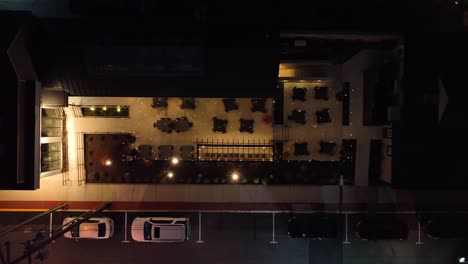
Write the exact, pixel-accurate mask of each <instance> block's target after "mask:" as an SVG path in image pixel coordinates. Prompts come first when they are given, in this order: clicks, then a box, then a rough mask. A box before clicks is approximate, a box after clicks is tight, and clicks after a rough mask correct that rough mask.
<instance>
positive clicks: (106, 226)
mask: <svg viewBox="0 0 468 264" xmlns="http://www.w3.org/2000/svg"><path fill="white" fill-rule="evenodd" d="M75 220H78V218H77V217H67V218H65V219H63V223H62V227H63V229H65V228H66V227H68V225H67V224H68V223H70V222H73V221H75ZM113 235H114V220H112V219H111V218H109V217H91V218H90V219H88V220H86V221H85V222H83V223H81V224H79V225H76V226H73V227H72V228H71V229H70V231H68V232H66V233H65V234H64V235H63V236H64V237H66V238H73V239H79V238H88V239H107V238H111V237H112V236H113Z"/></svg>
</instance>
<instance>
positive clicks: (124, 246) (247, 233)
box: [0, 212, 468, 264]
mask: <svg viewBox="0 0 468 264" xmlns="http://www.w3.org/2000/svg"><path fill="white" fill-rule="evenodd" d="M31 215H34V213H0V224H2V226H0V230H4V228H6V227H8V225H11V224H14V223H18V222H20V221H22V220H25V219H27V218H28V217H30V216H31ZM69 215H79V213H75V212H73V213H72V212H67V213H63V212H61V213H54V215H53V225H54V228H58V227H59V226H60V223H61V220H62V219H63V218H64V217H66V216H69ZM103 215H106V216H110V217H112V218H113V219H114V221H115V223H116V231H115V234H114V237H112V238H111V239H109V240H79V241H75V240H73V239H66V238H63V237H62V238H59V239H57V240H56V241H55V242H54V243H51V244H50V245H49V246H48V248H49V252H50V255H49V258H48V259H47V260H46V261H45V263H67V264H73V263H77V264H78V263H80V264H82V263H186V262H190V263H227V264H229V263H288V264H295V263H301V264H306V263H307V264H308V263H321V264H322V263H325V264H327V263H330V264H338V263H350V264H351V263H352V264H354V263H359V264H366V263H369V264H370V263H372V264H376V263H441V264H450V263H456V262H455V260H456V257H457V256H461V255H463V254H464V255H465V256H466V255H468V252H467V249H466V246H464V245H467V242H468V241H463V240H434V239H431V238H429V237H426V236H425V235H424V234H423V233H420V234H419V235H420V239H419V235H418V224H417V218H416V217H415V215H414V214H401V215H400V217H401V218H403V219H404V220H405V221H406V222H407V223H408V225H409V227H410V235H409V238H408V240H407V241H361V240H357V238H356V237H355V236H354V230H353V225H355V223H356V221H357V219H358V218H359V217H360V216H361V215H360V214H349V215H348V219H347V223H348V225H347V228H346V225H345V223H346V221H345V219H344V217H343V219H342V220H343V221H342V223H343V225H342V227H343V228H342V232H343V241H344V242H349V243H343V241H342V240H325V241H308V240H303V239H291V238H288V236H287V232H286V222H287V219H288V218H289V217H290V214H286V213H277V214H275V231H274V237H273V215H272V214H271V213H202V214H201V219H202V221H201V233H199V221H198V217H199V214H198V213H187V212H165V213H161V212H158V213H144V212H142V213H128V227H129V226H130V225H131V220H132V219H133V217H135V216H137V215H138V216H150V215H151V216H183V217H188V218H189V219H190V221H191V227H192V232H191V238H190V240H189V241H187V242H183V243H138V242H134V241H132V239H131V237H130V230H129V229H128V230H127V238H128V240H129V242H127V243H125V242H122V241H123V240H125V225H124V223H125V214H124V213H121V212H119V213H103ZM41 228H47V229H48V228H49V217H47V216H46V217H44V218H41V219H38V220H37V221H35V222H34V224H31V225H27V226H24V227H22V228H19V229H18V230H17V231H14V232H11V233H9V234H7V235H5V236H3V237H1V238H0V242H2V244H3V243H4V242H6V241H10V242H11V245H12V246H11V248H12V250H11V259H16V258H17V257H19V256H20V255H21V254H22V251H23V248H24V246H23V245H22V244H21V243H22V242H24V241H25V240H27V239H32V238H33V237H34V235H35V234H36V232H37V231H38V230H40V229H41ZM346 233H347V234H348V236H347V238H346ZM199 235H201V236H200V237H199ZM199 239H200V240H201V241H203V243H197V241H198V240H199ZM271 241H276V242H277V243H271ZM418 241H421V242H422V244H417V243H416V242H418ZM2 249H3V253H4V255H5V254H6V248H5V246H3V247H2ZM33 262H34V261H33ZM36 262H38V261H36ZM22 263H27V261H23V262H22Z"/></svg>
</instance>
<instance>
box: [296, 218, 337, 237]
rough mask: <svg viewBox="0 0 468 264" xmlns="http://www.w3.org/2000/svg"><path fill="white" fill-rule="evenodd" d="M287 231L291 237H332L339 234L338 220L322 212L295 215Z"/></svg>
mask: <svg viewBox="0 0 468 264" xmlns="http://www.w3.org/2000/svg"><path fill="white" fill-rule="evenodd" d="M287 231H288V236H289V237H290V238H306V239H332V238H336V237H337V235H338V228H337V223H336V220H335V219H334V218H331V217H328V216H326V215H322V214H316V215H305V216H293V217H291V218H290V219H289V220H288V224H287Z"/></svg>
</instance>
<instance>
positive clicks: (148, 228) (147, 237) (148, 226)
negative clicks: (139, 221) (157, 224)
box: [143, 222, 152, 240]
mask: <svg viewBox="0 0 468 264" xmlns="http://www.w3.org/2000/svg"><path fill="white" fill-rule="evenodd" d="M151 226H152V224H151V223H149V222H145V225H144V226H143V236H144V237H145V240H151Z"/></svg>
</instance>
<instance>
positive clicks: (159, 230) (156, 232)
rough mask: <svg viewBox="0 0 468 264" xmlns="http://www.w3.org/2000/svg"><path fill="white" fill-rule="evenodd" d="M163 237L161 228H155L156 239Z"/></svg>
mask: <svg viewBox="0 0 468 264" xmlns="http://www.w3.org/2000/svg"><path fill="white" fill-rule="evenodd" d="M160 236H161V228H159V227H155V228H154V238H159V237H160Z"/></svg>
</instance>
